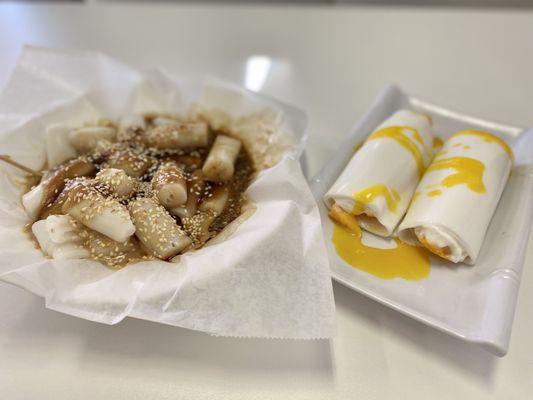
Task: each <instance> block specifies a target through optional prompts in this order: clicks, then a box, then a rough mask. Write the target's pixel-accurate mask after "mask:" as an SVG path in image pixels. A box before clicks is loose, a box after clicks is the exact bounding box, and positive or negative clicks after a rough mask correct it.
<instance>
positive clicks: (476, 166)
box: [427, 157, 486, 193]
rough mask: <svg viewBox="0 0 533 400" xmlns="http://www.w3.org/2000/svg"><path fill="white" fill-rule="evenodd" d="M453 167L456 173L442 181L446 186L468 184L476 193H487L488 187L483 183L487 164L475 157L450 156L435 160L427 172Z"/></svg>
mask: <svg viewBox="0 0 533 400" xmlns="http://www.w3.org/2000/svg"><path fill="white" fill-rule="evenodd" d="M443 169H453V170H455V173H453V174H451V175H449V176H447V177H446V178H444V179H443V180H442V182H440V184H441V185H442V186H444V187H453V186H457V185H466V186H467V187H468V188H469V189H470V190H472V191H473V192H476V193H485V192H486V188H485V185H484V184H483V172H484V171H485V165H484V164H483V163H482V162H481V161H479V160H476V159H474V158H469V157H450V158H441V159H440V160H435V161H433V163H432V164H431V165H430V166H429V167H428V169H427V172H431V171H437V170H443Z"/></svg>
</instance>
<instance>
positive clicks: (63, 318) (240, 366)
mask: <svg viewBox="0 0 533 400" xmlns="http://www.w3.org/2000/svg"><path fill="white" fill-rule="evenodd" d="M26 311H27V312H26V313H25V315H24V316H23V317H22V318H20V321H19V324H18V326H17V327H16V332H17V337H14V338H13V340H14V341H21V342H24V341H27V340H31V339H33V338H34V337H35V338H42V337H46V336H52V337H53V338H57V337H59V338H61V337H65V338H68V337H70V338H74V340H76V341H81V342H83V344H84V350H85V353H82V357H83V356H86V357H89V358H95V357H96V358H98V357H99V354H100V355H101V356H103V357H105V359H106V360H107V362H110V363H117V364H120V363H127V362H129V361H131V362H138V361H139V360H141V359H144V358H158V359H160V358H164V359H165V365H170V366H171V365H172V362H173V360H174V361H175V362H176V364H179V365H181V366H183V364H184V361H185V363H189V362H190V363H191V364H196V365H198V364H206V365H209V366H210V367H219V368H223V369H224V370H225V371H232V370H233V371H237V372H238V371H239V370H247V371H251V372H258V373H261V372H263V371H267V370H276V371H280V372H283V371H284V370H293V371H294V370H296V371H298V370H300V371H301V372H302V373H307V372H311V373H315V374H318V375H319V376H320V377H321V378H323V379H325V380H326V381H332V380H333V375H334V370H333V362H332V359H331V354H332V352H331V348H330V342H329V341H327V340H278V339H244V338H225V337H214V336H210V335H207V334H205V333H201V332H196V331H191V330H188V329H183V328H177V327H172V326H168V325H161V324H157V323H153V322H149V321H143V320H138V319H133V318H126V319H125V320H124V321H122V322H120V323H119V324H117V325H114V326H109V325H103V324H99V323H95V322H91V321H86V320H82V319H78V318H74V317H71V316H68V315H64V314H61V313H58V312H55V311H51V310H47V309H45V308H44V305H43V300H42V299H37V298H36V299H32V300H31V301H30V302H29V304H28V305H27V307H26ZM22 335H23V336H22ZM24 336H25V337H24ZM47 341H48V340H47V339H44V340H43V342H44V343H46V342H47ZM82 360H83V359H82Z"/></svg>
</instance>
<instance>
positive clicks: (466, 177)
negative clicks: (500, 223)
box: [398, 130, 513, 264]
mask: <svg viewBox="0 0 533 400" xmlns="http://www.w3.org/2000/svg"><path fill="white" fill-rule="evenodd" d="M512 163H513V153H512V151H511V149H510V148H509V146H508V145H507V143H505V142H504V141H503V140H502V139H500V138H498V137H497V136H494V135H492V134H490V133H486V132H481V131H475V130H465V131H460V132H458V133H456V134H454V135H453V136H452V137H451V138H449V139H448V140H447V141H446V142H445V143H444V146H443V148H442V150H441V151H440V152H439V154H438V155H437V156H436V157H435V160H433V162H432V164H431V165H430V166H429V167H428V169H427V171H426V173H425V175H424V177H423V178H422V180H421V181H420V184H419V186H418V188H417V191H416V195H415V197H414V199H413V202H412V204H411V206H410V207H409V211H408V212H407V215H406V216H405V219H404V220H403V222H402V223H401V224H400V227H399V229H398V235H399V237H400V239H401V240H403V241H404V242H407V243H410V244H414V245H418V246H424V247H426V248H428V249H429V250H430V251H431V252H433V253H435V254H437V255H439V256H441V257H443V258H445V259H447V260H450V261H452V262H455V263H457V262H465V263H467V264H474V263H475V262H476V259H477V257H478V254H479V250H480V248H481V245H482V244H483V240H484V238H485V233H486V232H487V228H488V226H489V223H490V220H491V218H492V215H493V214H494V210H495V209H496V206H497V204H498V201H499V199H500V196H501V194H502V192H503V189H504V187H505V184H506V182H507V178H508V177H509V173H510V171H511V167H512Z"/></svg>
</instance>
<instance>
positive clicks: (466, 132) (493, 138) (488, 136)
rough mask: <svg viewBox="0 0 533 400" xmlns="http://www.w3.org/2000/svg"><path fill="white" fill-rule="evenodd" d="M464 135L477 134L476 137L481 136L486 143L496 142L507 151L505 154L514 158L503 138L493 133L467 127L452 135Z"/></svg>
mask: <svg viewBox="0 0 533 400" xmlns="http://www.w3.org/2000/svg"><path fill="white" fill-rule="evenodd" d="M465 135H470V136H478V137H481V138H483V140H484V141H485V142H487V143H496V144H497V145H499V146H500V147H501V148H502V149H503V150H504V151H505V152H506V153H507V155H508V156H509V158H510V159H511V160H513V159H514V154H513V151H512V150H511V148H510V147H509V145H508V144H507V143H506V142H505V141H504V140H502V139H500V138H499V137H498V136H496V135H493V134H492V133H488V132H483V131H476V130H474V129H467V130H464V131H460V132H457V133H455V134H454V135H453V136H452V137H457V136H465Z"/></svg>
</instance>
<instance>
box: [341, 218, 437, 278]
mask: <svg viewBox="0 0 533 400" xmlns="http://www.w3.org/2000/svg"><path fill="white" fill-rule="evenodd" d="M332 241H333V245H334V246H335V250H336V252H337V254H338V255H339V256H340V257H341V258H342V259H343V260H344V261H345V262H346V263H348V264H349V265H351V266H352V267H354V268H357V269H359V270H361V271H364V272H366V273H369V274H371V275H374V276H377V277H378V278H382V279H394V278H402V279H405V280H408V281H418V280H421V279H424V278H427V277H428V276H429V272H430V269H431V267H430V261H429V255H430V253H429V252H428V250H426V249H425V248H423V247H415V246H410V245H408V244H406V243H403V242H401V241H399V240H398V239H395V241H396V245H397V246H396V248H394V249H378V248H375V247H369V246H365V245H364V244H363V243H362V241H361V237H358V236H357V235H355V234H353V233H351V232H350V231H348V230H346V229H344V228H343V227H342V226H340V225H338V224H336V223H333V238H332Z"/></svg>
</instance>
